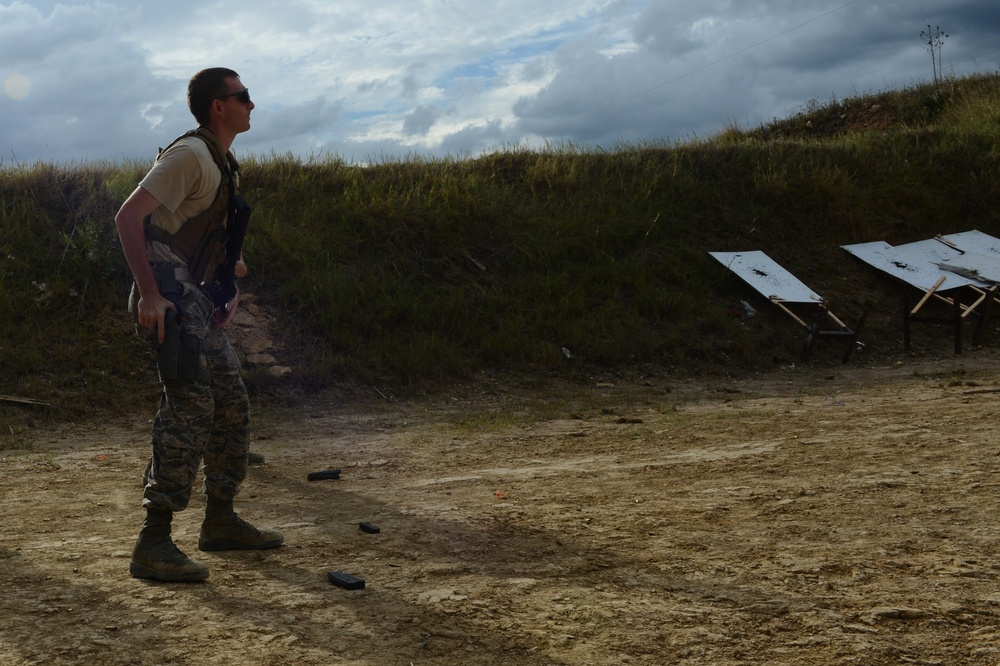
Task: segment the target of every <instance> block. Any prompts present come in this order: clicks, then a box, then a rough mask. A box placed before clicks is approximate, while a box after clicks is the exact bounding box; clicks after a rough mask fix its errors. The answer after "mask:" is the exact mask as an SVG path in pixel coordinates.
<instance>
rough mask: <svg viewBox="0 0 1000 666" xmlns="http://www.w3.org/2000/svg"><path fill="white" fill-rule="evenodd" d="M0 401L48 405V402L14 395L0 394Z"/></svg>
mask: <svg viewBox="0 0 1000 666" xmlns="http://www.w3.org/2000/svg"><path fill="white" fill-rule="evenodd" d="M0 402H12V403H15V404H18V405H37V406H40V407H48V406H49V403H47V402H44V401H42V400H35V399H33V398H19V397H17V396H14V395H0Z"/></svg>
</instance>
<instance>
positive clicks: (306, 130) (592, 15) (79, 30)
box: [0, 0, 1000, 167]
mask: <svg viewBox="0 0 1000 666" xmlns="http://www.w3.org/2000/svg"><path fill="white" fill-rule="evenodd" d="M928 24H929V25H930V26H931V28H932V30H933V29H936V28H937V27H938V26H940V28H941V31H942V32H943V33H946V34H947V35H948V37H947V38H944V39H943V44H942V48H941V59H942V64H943V69H944V73H945V74H946V75H951V74H956V75H962V74H967V73H971V72H996V71H998V70H1000V2H997V0H698V1H697V2H691V1H690V0H494V1H493V2H482V1H481V0H365V1H363V2H362V1H359V0H280V1H278V0H239V1H238V2H237V1H236V0H199V1H198V2H192V1H191V0H171V1H170V2H163V1H162V0H155V1H154V0H146V1H142V0H139V1H135V0H132V1H129V2H124V1H119V0H92V1H79V0H62V1H60V2H57V1H55V0H29V1H26V2H25V1H15V2H3V0H0V80H2V82H3V87H2V89H0V167H10V166H12V165H18V164H32V163H34V162H36V161H44V162H57V163H71V162H75V163H81V162H88V161H94V160H110V161H120V160H123V159H135V158H140V159H147V158H151V157H152V156H153V155H155V151H156V147H157V146H162V145H166V144H167V143H168V142H169V141H170V140H171V139H173V138H174V137H175V136H176V135H178V134H180V133H181V132H183V131H184V130H186V129H188V128H190V127H191V126H192V125H193V119H192V118H191V116H190V114H189V112H188V110H187V106H186V103H185V93H186V89H187V81H188V79H190V77H191V75H192V74H193V73H194V72H195V71H197V70H198V69H201V68H203V67H208V66H226V67H231V68H233V69H235V70H237V71H239V72H240V74H241V75H242V79H243V82H244V84H245V85H247V86H248V87H249V88H250V91H251V94H252V96H253V99H254V102H255V103H256V105H257V108H256V110H255V111H254V112H253V129H252V130H251V131H250V132H249V133H247V134H244V135H241V136H240V137H239V138H238V139H237V143H236V144H235V149H236V152H237V154H247V153H252V154H255V155H258V156H261V157H267V156H268V155H271V154H272V153H277V154H282V155H284V154H288V153H291V154H293V155H296V156H299V157H301V158H302V159H309V158H310V156H323V155H329V154H334V155H337V156H340V157H342V158H344V159H345V160H347V161H350V162H372V161H380V160H382V159H386V158H398V157H404V156H407V155H420V156H426V157H440V156H445V155H447V156H452V157H466V156H476V155H479V154H481V153H482V152H483V151H490V150H496V149H502V148H507V147H513V146H529V147H541V146H545V145H546V144H553V145H556V146H559V145H566V144H574V145H577V146H581V147H594V146H601V147H603V148H613V147H615V146H617V145H622V144H623V143H628V144H635V143H640V142H645V141H661V140H665V141H669V142H673V141H685V140H689V139H691V138H694V137H707V136H711V135H713V134H715V133H717V132H719V131H721V130H724V129H726V128H727V127H730V126H733V125H738V126H740V127H745V128H746V127H756V126H758V125H760V124H761V123H763V122H767V121H769V120H771V119H773V118H783V117H786V116H789V115H792V114H794V113H796V112H798V111H801V110H803V109H804V108H805V107H806V106H807V105H808V104H809V102H810V100H815V101H817V102H820V103H822V102H826V101H829V100H831V99H834V98H836V99H843V98H845V97H851V96H856V95H859V94H864V93H872V92H879V91H883V90H887V89H892V88H900V87H907V86H911V85H914V84H917V83H921V82H925V81H929V80H931V79H932V78H933V66H932V60H931V54H930V53H929V51H928V48H927V43H926V40H925V39H922V38H921V32H922V31H926V30H927V26H928Z"/></svg>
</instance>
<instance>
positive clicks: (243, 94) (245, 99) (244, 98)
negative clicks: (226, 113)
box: [215, 88, 250, 104]
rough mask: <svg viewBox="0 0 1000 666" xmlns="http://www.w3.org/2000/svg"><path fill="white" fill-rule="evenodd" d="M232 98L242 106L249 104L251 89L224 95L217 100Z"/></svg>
mask: <svg viewBox="0 0 1000 666" xmlns="http://www.w3.org/2000/svg"><path fill="white" fill-rule="evenodd" d="M230 97H235V98H236V100H237V101H238V102H239V103H240V104H249V103H250V89H249V88H244V89H243V90H241V91H239V92H234V93H228V94H226V95H223V96H222V97H216V98H215V99H229V98H230Z"/></svg>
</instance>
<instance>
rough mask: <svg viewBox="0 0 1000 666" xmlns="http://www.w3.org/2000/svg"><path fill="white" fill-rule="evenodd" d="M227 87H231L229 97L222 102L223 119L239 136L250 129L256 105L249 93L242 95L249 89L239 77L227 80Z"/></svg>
mask: <svg viewBox="0 0 1000 666" xmlns="http://www.w3.org/2000/svg"><path fill="white" fill-rule="evenodd" d="M226 85H228V86H229V95H228V96H227V97H226V98H225V99H224V100H222V104H223V119H224V121H225V123H226V125H227V126H229V127H231V128H232V129H233V131H235V132H236V133H237V134H238V133H240V132H246V131H247V130H248V129H250V112H251V111H253V109H254V103H253V102H252V101H250V95H249V93H246V94H240V93H244V91H246V90H247V88H246V86H244V85H243V83H242V82H241V81H240V79H239V77H238V76H234V77H230V78H228V79H226ZM244 100H246V101H244Z"/></svg>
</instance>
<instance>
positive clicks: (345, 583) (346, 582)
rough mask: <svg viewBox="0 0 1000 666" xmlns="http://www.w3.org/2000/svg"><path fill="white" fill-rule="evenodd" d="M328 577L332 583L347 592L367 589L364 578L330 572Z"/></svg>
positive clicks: (339, 572) (340, 572)
mask: <svg viewBox="0 0 1000 666" xmlns="http://www.w3.org/2000/svg"><path fill="white" fill-rule="evenodd" d="M326 576H327V578H329V579H330V582H331V583H333V584H334V585H336V586H337V587H342V588H344V589H345V590H363V589H364V588H365V580H364V579H363V578H358V577H357V576H352V575H351V574H349V573H345V572H343V571H330V572H327V574H326Z"/></svg>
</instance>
